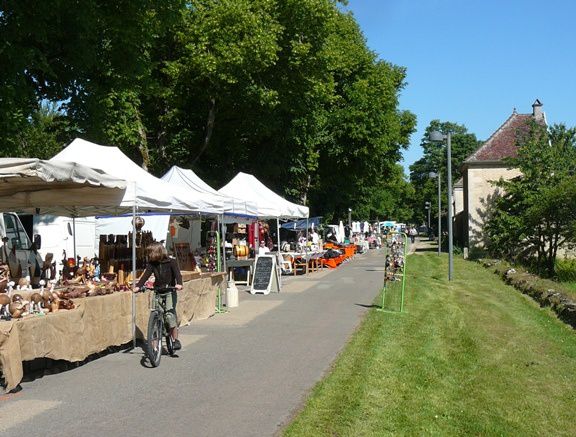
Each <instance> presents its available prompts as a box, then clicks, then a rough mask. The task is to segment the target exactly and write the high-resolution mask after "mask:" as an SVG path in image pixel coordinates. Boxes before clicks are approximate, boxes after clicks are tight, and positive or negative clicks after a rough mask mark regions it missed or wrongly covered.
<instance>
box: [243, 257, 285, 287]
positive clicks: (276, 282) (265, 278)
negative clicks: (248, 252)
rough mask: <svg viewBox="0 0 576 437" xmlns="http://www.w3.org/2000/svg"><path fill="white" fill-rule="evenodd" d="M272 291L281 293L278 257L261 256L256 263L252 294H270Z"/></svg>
mask: <svg viewBox="0 0 576 437" xmlns="http://www.w3.org/2000/svg"><path fill="white" fill-rule="evenodd" d="M270 291H275V292H277V293H280V275H279V274H278V266H277V263H276V255H259V256H257V257H256V261H255V262H254V273H253V276H252V286H251V288H250V293H251V294H256V293H262V294H269V293H270Z"/></svg>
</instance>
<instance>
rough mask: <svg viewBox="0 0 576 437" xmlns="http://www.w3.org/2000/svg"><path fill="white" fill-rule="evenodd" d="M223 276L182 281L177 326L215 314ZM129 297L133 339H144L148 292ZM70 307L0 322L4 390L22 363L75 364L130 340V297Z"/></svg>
mask: <svg viewBox="0 0 576 437" xmlns="http://www.w3.org/2000/svg"><path fill="white" fill-rule="evenodd" d="M183 276H184V277H186V275H185V274H184V272H183ZM224 277H225V274H224V273H204V274H202V275H200V277H199V278H197V279H191V280H189V281H184V286H183V289H182V290H180V291H178V302H177V306H176V311H177V314H178V318H179V324H180V326H182V325H185V324H188V323H189V322H190V321H191V320H192V319H205V318H208V317H210V316H212V315H213V314H214V313H215V310H216V306H215V305H216V294H217V292H218V288H219V287H221V286H222V284H223V283H224ZM134 298H135V304H136V305H135V306H136V337H137V338H144V336H145V334H144V333H145V332H146V331H147V326H148V316H149V313H150V309H149V308H150V306H149V305H150V299H151V292H150V291H147V292H144V293H137V294H135V295H134ZM74 303H75V305H76V308H74V309H72V310H60V311H58V312H56V313H51V314H48V315H45V316H33V317H27V318H24V319H17V320H11V321H1V322H0V368H1V369H2V373H3V375H4V379H5V382H6V391H10V390H12V389H13V388H15V387H16V386H17V385H18V384H19V383H20V381H21V380H22V377H23V369H22V362H23V361H29V360H34V359H36V358H51V359H54V360H66V361H70V362H78V361H82V360H84V359H86V358H87V357H88V356H90V355H92V354H94V353H97V352H101V351H103V350H105V349H106V348H108V347H110V346H120V345H123V344H126V343H129V342H130V341H131V340H132V293H131V292H118V293H113V294H109V295H106V296H94V297H87V298H83V299H75V300H74Z"/></svg>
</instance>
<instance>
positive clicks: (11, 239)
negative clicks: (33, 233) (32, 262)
mask: <svg viewBox="0 0 576 437" xmlns="http://www.w3.org/2000/svg"><path fill="white" fill-rule="evenodd" d="M4 225H5V226H6V238H7V239H8V241H6V245H7V246H8V249H12V248H16V249H25V250H28V249H30V246H31V243H30V239H29V238H28V234H26V231H25V230H24V228H23V227H22V225H21V224H20V220H19V219H18V218H17V216H15V215H14V214H10V213H4Z"/></svg>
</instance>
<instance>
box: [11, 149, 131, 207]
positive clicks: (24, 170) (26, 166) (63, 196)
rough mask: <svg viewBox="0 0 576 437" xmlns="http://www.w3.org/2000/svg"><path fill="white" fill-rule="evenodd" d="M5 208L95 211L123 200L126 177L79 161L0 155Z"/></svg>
mask: <svg viewBox="0 0 576 437" xmlns="http://www.w3.org/2000/svg"><path fill="white" fill-rule="evenodd" d="M0 181H1V184H0V205H1V209H2V210H3V211H15V212H26V213H35V212H37V210H38V209H39V210H40V212H41V213H43V214H57V215H67V216H72V217H79V216H85V215H94V214H95V213H96V212H97V211H100V210H101V209H102V208H104V207H107V206H108V205H114V204H117V203H118V202H120V201H121V199H122V198H123V197H124V195H125V191H126V190H125V189H126V181H125V180H124V179H123V178H117V177H114V176H111V175H109V174H106V173H105V172H103V171H102V170H98V169H94V168H90V167H87V166H84V165H81V164H78V163H76V162H65V161H59V162H53V161H44V160H40V159H36V158H0Z"/></svg>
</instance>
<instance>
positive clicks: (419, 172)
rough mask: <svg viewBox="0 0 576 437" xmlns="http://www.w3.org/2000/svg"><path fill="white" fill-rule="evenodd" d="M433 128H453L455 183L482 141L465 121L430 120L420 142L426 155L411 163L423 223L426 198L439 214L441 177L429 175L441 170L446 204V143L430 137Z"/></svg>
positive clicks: (444, 130) (416, 209) (416, 208)
mask: <svg viewBox="0 0 576 437" xmlns="http://www.w3.org/2000/svg"><path fill="white" fill-rule="evenodd" d="M432 131H439V132H442V133H443V134H446V133H448V132H451V152H452V184H454V183H455V182H456V181H458V180H459V179H460V178H461V177H462V172H461V166H462V164H463V163H464V161H465V160H466V158H467V157H468V156H470V154H472V153H473V152H474V151H476V150H477V149H478V148H479V147H480V145H481V144H482V141H478V140H477V139H476V135H475V134H473V133H469V132H468V129H467V128H466V127H465V126H464V125H459V124H456V123H451V122H441V121H440V120H432V121H431V122H430V124H429V125H428V127H427V128H426V131H425V132H424V136H423V137H422V141H421V142H420V146H421V147H422V149H423V156H422V158H420V159H419V160H417V161H416V162H414V164H412V165H411V166H410V182H411V183H412V185H413V187H414V190H415V195H414V204H413V208H414V214H415V217H416V218H417V222H420V223H421V222H424V221H425V219H426V217H425V216H426V211H425V209H424V204H425V202H430V203H431V207H432V210H431V213H432V214H433V215H435V214H438V211H437V209H438V207H437V205H438V190H437V183H438V181H437V180H436V179H432V178H430V173H432V172H433V173H438V171H440V173H441V177H442V179H441V185H442V186H443V190H442V204H443V205H446V204H447V191H446V187H447V183H446V182H447V181H446V175H447V170H446V169H447V161H446V160H447V157H446V144H445V143H438V142H432V141H430V133H431V132H432Z"/></svg>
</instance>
